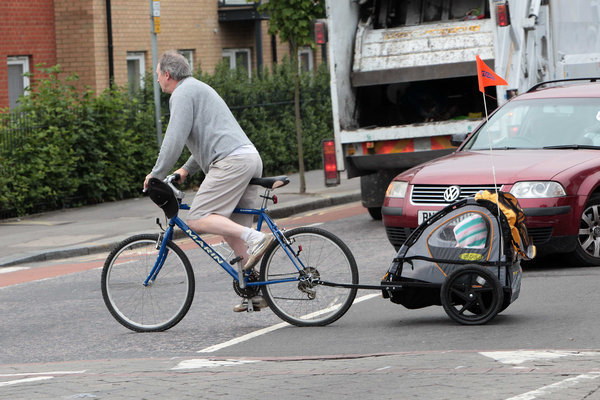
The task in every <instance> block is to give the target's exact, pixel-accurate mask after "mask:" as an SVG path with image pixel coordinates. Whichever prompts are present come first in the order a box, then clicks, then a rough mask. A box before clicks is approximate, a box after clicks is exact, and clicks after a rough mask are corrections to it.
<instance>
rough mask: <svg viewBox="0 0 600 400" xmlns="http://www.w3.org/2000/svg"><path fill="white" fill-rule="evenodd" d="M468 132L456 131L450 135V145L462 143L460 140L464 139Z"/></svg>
mask: <svg viewBox="0 0 600 400" xmlns="http://www.w3.org/2000/svg"><path fill="white" fill-rule="evenodd" d="M467 136H468V134H467V133H457V134H454V135H452V137H451V138H450V144H451V145H452V146H456V147H458V146H460V145H461V144H462V142H464V141H465V139H466V138H467Z"/></svg>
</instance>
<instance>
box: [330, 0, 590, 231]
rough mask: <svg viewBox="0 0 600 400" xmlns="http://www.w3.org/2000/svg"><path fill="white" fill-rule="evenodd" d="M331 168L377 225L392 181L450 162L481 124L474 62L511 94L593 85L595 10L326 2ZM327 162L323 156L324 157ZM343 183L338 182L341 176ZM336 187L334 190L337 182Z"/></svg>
mask: <svg viewBox="0 0 600 400" xmlns="http://www.w3.org/2000/svg"><path fill="white" fill-rule="evenodd" d="M326 5H327V30H328V41H329V49H328V55H329V61H328V62H329V65H330V73H331V100H332V112H333V126H334V145H332V146H331V147H332V149H333V148H334V149H335V157H326V160H327V159H335V161H336V164H337V166H336V167H333V166H332V165H326V166H325V171H326V176H327V171H329V172H331V171H337V174H339V173H340V172H341V171H344V170H346V172H347V175H348V178H353V177H360V179H361V191H362V202H363V205H364V206H365V207H367V208H368V210H369V212H370V214H371V216H372V217H373V218H376V219H379V218H381V204H382V202H383V198H384V195H385V190H386V188H387V186H388V183H389V182H390V181H391V179H392V178H393V177H394V176H395V175H396V174H398V173H399V172H401V171H403V170H405V169H407V168H410V167H412V166H415V165H416V164H419V163H421V162H424V161H427V160H429V159H432V158H435V157H439V156H441V155H444V154H447V153H449V152H452V151H453V150H454V148H455V147H454V146H453V143H454V144H457V142H456V140H454V141H453V140H452V137H453V136H454V135H457V136H455V139H457V138H460V137H461V136H462V137H463V138H464V136H465V135H466V134H467V133H468V132H470V131H471V130H472V129H474V128H475V127H476V126H477V125H478V124H479V122H480V121H481V118H483V117H484V116H485V114H484V111H485V110H484V101H483V96H482V93H481V92H479V90H478V81H477V69H476V63H475V56H476V55H479V56H480V57H481V59H482V60H483V61H484V62H485V63H486V64H487V65H488V66H489V67H491V68H492V69H493V70H494V71H495V72H496V73H497V74H498V75H500V76H502V77H503V78H505V80H506V81H507V82H508V84H509V85H508V86H498V87H490V88H487V90H486V99H487V100H486V102H487V109H488V110H493V109H495V108H496V107H497V105H500V104H501V103H503V102H504V101H506V100H507V99H508V98H510V97H511V96H513V95H514V94H516V93H518V92H521V91H526V90H527V89H528V88H529V87H531V86H533V85H534V84H535V83H538V82H541V81H544V80H552V79H559V78H563V77H590V76H600V23H599V21H600V1H599V0H326ZM325 151H326V152H327V150H325ZM338 176H339V175H338ZM334 181H335V179H334Z"/></svg>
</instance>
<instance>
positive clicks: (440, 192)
mask: <svg viewBox="0 0 600 400" xmlns="http://www.w3.org/2000/svg"><path fill="white" fill-rule="evenodd" d="M450 186H453V185H440V186H433V185H415V186H413V188H412V193H411V201H412V202H413V204H450V203H451V202H447V201H446V200H444V191H446V189H448V188H449V187H450ZM456 186H458V185H456ZM459 187H460V195H459V196H458V198H457V199H456V200H461V199H464V198H467V197H473V196H475V194H476V193H477V192H479V191H480V190H489V191H492V192H493V191H494V190H495V189H494V185H488V186H482V185H480V186H459ZM456 200H455V201H456Z"/></svg>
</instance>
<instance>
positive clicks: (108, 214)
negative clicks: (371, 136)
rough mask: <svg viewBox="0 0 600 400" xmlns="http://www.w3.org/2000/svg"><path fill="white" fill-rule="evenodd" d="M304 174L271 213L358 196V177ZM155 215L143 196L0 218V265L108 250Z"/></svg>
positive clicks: (148, 227)
mask: <svg viewBox="0 0 600 400" xmlns="http://www.w3.org/2000/svg"><path fill="white" fill-rule="evenodd" d="M342 175H345V174H342ZM305 177H306V193H305V194H299V193H298V192H299V188H300V184H299V181H300V180H299V175H298V174H292V175H289V178H290V183H289V184H288V185H287V186H284V187H283V188H280V189H277V190H276V191H275V193H276V194H277V197H278V198H279V202H278V204H271V205H270V206H269V210H270V215H271V216H272V217H273V218H284V217H288V216H290V215H293V214H297V213H300V212H304V211H309V210H313V209H317V208H323V207H329V206H332V205H337V204H343V203H349V202H353V201H358V200H360V180H359V179H350V180H348V179H346V178H345V176H342V179H341V184H340V185H339V186H336V187H330V188H328V187H325V184H324V177H323V171H321V170H316V171H309V172H307V173H306V174H305ZM192 198H193V192H188V193H186V197H185V199H186V200H187V201H191V199H192ZM157 217H160V218H161V222H162V223H163V225H164V214H163V213H162V211H161V210H160V209H159V208H158V207H157V206H156V205H154V203H152V201H151V200H150V199H149V198H147V197H142V198H137V199H129V200H123V201H117V202H112V203H104V204H97V205H93V206H86V207H80V208H73V209H65V210H59V211H53V212H49V213H43V214H36V215H31V216H26V217H22V218H20V219H10V220H4V221H0V242H1V243H2V244H3V245H2V251H1V252H0V267H6V266H11V265H16V264H22V263H28V262H39V261H46V260H52V259H59V258H67V257H74V256H82V255H87V254H92V253H97V252H104V251H108V250H110V248H112V247H113V246H114V245H115V244H117V243H119V242H120V241H121V240H123V239H125V238H127V237H129V236H131V235H134V234H137V233H148V232H156V231H157V227H156V222H155V221H156V218H157Z"/></svg>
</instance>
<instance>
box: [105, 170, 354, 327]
mask: <svg viewBox="0 0 600 400" xmlns="http://www.w3.org/2000/svg"><path fill="white" fill-rule="evenodd" d="M176 180H178V177H177V176H174V175H171V176H169V177H167V178H166V179H165V180H164V184H166V185H167V186H168V187H169V188H170V191H171V193H170V194H172V196H173V197H169V198H168V202H167V201H165V204H167V203H169V204H171V205H172V204H173V201H176V205H175V210H174V211H170V212H167V211H166V209H165V208H163V209H165V214H167V217H168V218H169V222H168V227H167V229H166V230H165V231H163V232H161V233H159V234H141V235H135V236H132V237H130V238H128V239H125V240H124V241H123V242H121V243H120V244H119V245H118V246H117V247H116V248H115V249H114V250H112V251H111V253H110V254H109V255H108V258H107V259H106V262H105V263H104V267H103V269H102V282H101V286H102V297H103V299H104V302H105V304H106V306H107V307H108V310H109V311H110V313H111V314H112V315H113V317H114V318H115V319H116V320H117V321H118V322H119V323H121V324H122V325H124V326H125V327H127V328H129V329H131V330H134V331H138V332H154V331H165V330H167V329H169V328H172V327H173V326H175V325H176V324H177V323H179V321H181V319H182V318H183V317H184V316H185V314H186V313H187V312H188V310H189V309H190V306H191V305H192V300H193V299H194V291H195V280H194V272H193V269H192V265H191V263H190V261H189V259H188V257H187V256H186V255H185V253H184V251H183V250H182V249H181V248H180V247H179V246H178V245H177V244H175V242H174V241H173V233H174V230H175V227H176V226H177V227H179V228H180V229H181V230H182V231H183V232H185V234H186V235H187V236H188V237H189V238H191V239H192V240H193V241H194V242H195V243H196V244H197V245H198V246H199V247H200V248H201V249H202V250H204V251H205V252H206V253H207V254H208V255H209V256H210V258H211V259H212V260H213V261H214V262H216V263H217V264H218V265H220V266H221V268H223V270H225V272H227V273H228V274H229V275H231V277H232V278H233V289H234V291H235V293H237V294H238V295H239V296H240V297H242V298H245V299H248V300H249V299H251V298H252V297H254V296H256V295H258V294H260V293H261V292H262V295H263V297H264V298H265V300H266V302H267V304H268V305H269V307H270V308H271V310H272V311H273V312H274V313H275V314H276V315H277V316H279V317H280V318H281V319H283V320H284V321H286V322H289V323H290V324H293V325H297V326H317V325H327V324H330V323H332V322H334V321H336V320H337V319H339V318H340V317H341V316H342V315H344V314H345V313H346V311H348V309H349V308H350V306H351V305H352V302H353V301H354V298H355V296H356V292H357V284H358V269H357V267H356V261H355V260H354V256H353V255H352V253H351V251H350V249H348V247H347V246H346V245H345V244H344V242H343V241H342V240H341V239H339V238H338V237H337V236H335V235H334V234H332V233H330V232H328V231H325V230H323V229H319V228H315V227H300V228H294V229H291V230H289V231H285V230H280V229H279V228H277V226H276V225H275V223H274V222H273V220H272V219H271V218H270V217H269V215H268V213H267V211H268V210H267V202H268V201H274V202H276V196H274V195H272V193H271V191H272V190H273V189H274V188H276V187H281V186H284V185H286V184H288V183H289V180H288V178H287V177H285V176H279V177H273V178H255V179H253V180H252V181H251V182H250V184H253V185H260V186H262V187H263V188H265V192H264V194H263V195H262V196H261V197H262V198H263V201H262V205H261V207H260V208H259V209H246V208H241V209H236V210H235V211H234V212H236V213H241V214H251V215H254V216H256V217H257V218H258V221H257V229H258V230H261V228H262V227H263V224H266V225H267V227H268V229H270V230H271V232H272V233H273V234H274V235H275V238H276V241H274V242H273V243H272V245H271V246H270V247H269V248H268V249H267V251H266V252H265V254H264V256H263V258H262V261H261V265H260V271H255V270H250V271H244V270H242V268H241V264H242V263H241V262H240V260H241V259H240V258H239V257H237V258H234V259H233V260H229V261H228V260H226V257H225V256H224V255H222V254H220V253H219V252H218V251H217V250H215V249H214V248H213V247H211V246H210V245H209V244H208V243H207V242H206V241H204V240H203V239H202V237H201V236H200V235H199V234H197V233H196V232H194V231H193V230H192V229H190V228H189V227H188V226H187V225H186V224H185V222H184V221H183V220H182V219H181V218H179V216H178V211H179V210H180V209H181V210H187V209H189V206H188V205H186V204H183V203H182V199H183V195H184V194H183V192H181V191H179V190H178V189H177V188H176V187H175V186H174V185H173V182H174V181H176ZM160 183H161V184H162V183H163V182H160ZM170 194H168V196H169V195H170ZM331 282H343V283H342V284H331ZM252 310H253V308H252V301H248V311H252Z"/></svg>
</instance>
